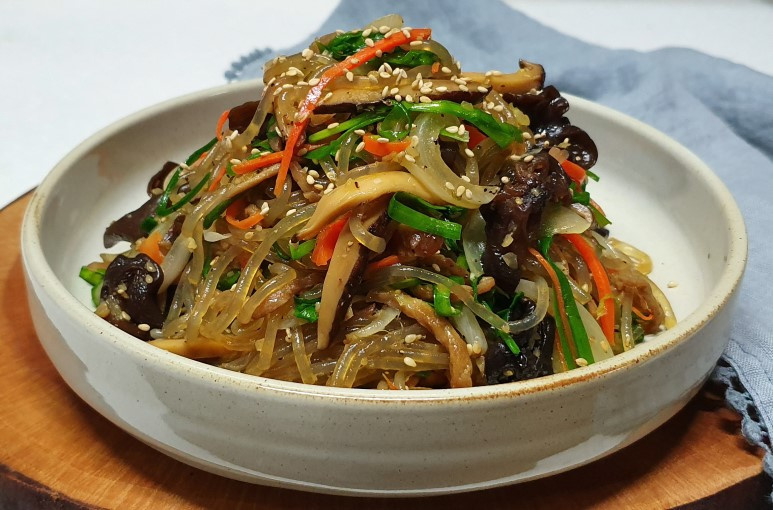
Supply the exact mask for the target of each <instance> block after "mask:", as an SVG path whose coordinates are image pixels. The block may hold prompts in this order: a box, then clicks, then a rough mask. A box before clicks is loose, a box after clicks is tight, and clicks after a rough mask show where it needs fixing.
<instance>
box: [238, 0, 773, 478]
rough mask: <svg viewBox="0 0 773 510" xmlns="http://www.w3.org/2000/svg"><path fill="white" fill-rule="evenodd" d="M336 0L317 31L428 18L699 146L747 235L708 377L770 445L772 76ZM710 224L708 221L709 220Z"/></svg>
mask: <svg viewBox="0 0 773 510" xmlns="http://www.w3.org/2000/svg"><path fill="white" fill-rule="evenodd" d="M481 4H483V2H478V3H476V5H475V9H474V14H473V13H471V12H470V8H471V6H470V3H469V2H464V1H461V0H443V1H434V2H421V1H416V0H393V1H392V2H389V3H388V4H387V5H384V4H383V3H375V2H362V1H358V0H343V1H342V2H341V4H340V5H339V6H338V8H336V10H335V11H334V12H333V14H332V15H331V16H330V18H329V19H328V20H327V21H326V22H325V23H324V24H323V25H322V27H321V28H320V29H319V30H318V31H317V32H316V34H324V33H328V32H332V31H334V30H335V29H337V28H343V29H346V30H348V29H351V28H354V27H359V26H364V25H365V24H367V23H369V22H370V21H373V20H374V19H376V18H378V17H381V16H383V15H385V14H389V13H391V12H396V13H400V14H402V15H403V17H404V18H405V20H406V24H407V25H409V26H414V27H419V26H429V27H431V28H432V30H433V37H434V38H435V39H437V40H438V41H441V42H443V44H445V45H446V46H447V47H448V49H449V50H450V51H451V54H452V55H454V56H455V57H456V58H458V59H459V60H460V61H461V62H462V63H463V64H464V65H465V67H466V68H467V69H476V70H480V69H498V68H502V67H504V65H503V63H508V62H509V63H511V65H510V66H509V67H510V68H515V66H516V64H515V61H516V59H517V58H525V59H527V60H531V61H534V62H539V63H541V64H543V65H544V66H545V69H546V71H547V81H548V83H551V84H554V85H556V86H557V87H558V88H559V89H560V90H561V91H564V92H569V93H572V94H576V95H579V96H582V97H586V98H588V99H591V100H593V101H597V102H599V103H601V104H604V105H607V106H611V107H612V108H615V109H617V110H620V111H622V112H625V113H627V114H628V115H631V116H633V117H636V118H638V119H640V120H642V121H644V122H646V123H648V124H651V125H653V126H655V127H656V128H658V129H660V130H662V131H664V132H665V133H667V134H668V135H670V136H672V137H673V138H675V139H676V140H678V141H679V142H681V143H682V144H684V145H685V146H687V147H688V148H690V149H691V150H692V151H694V152H695V153H697V154H698V155H699V156H700V157H701V158H702V159H703V160H704V161H705V162H706V163H708V165H709V166H710V167H711V168H712V169H713V170H714V171H715V172H716V173H717V174H718V175H719V177H720V178H721V179H722V180H723V181H724V183H725V184H726V185H727V187H728V188H729V189H730V191H731V192H732V193H733V195H734V197H735V199H736V201H737V202H738V204H739V206H740V208H741V211H742V212H743V215H744V218H745V220H746V225H747V229H748V233H749V262H748V266H747V270H746V276H745V279H744V282H743V284H742V287H741V295H740V299H739V306H738V311H737V315H736V317H735V322H734V324H733V329H732V333H731V338H730V343H729V345H728V347H727V350H726V351H725V353H724V356H723V357H722V359H721V360H720V363H719V365H718V367H717V370H716V371H715V373H714V377H715V378H716V379H718V380H719V381H721V382H723V383H724V384H725V385H726V387H727V393H726V397H727V401H728V403H729V404H730V405H732V406H733V407H734V408H736V409H737V410H738V411H739V412H740V413H741V414H742V415H743V417H744V419H743V425H742V426H743V432H744V435H745V436H746V438H747V439H748V440H749V441H750V442H751V443H753V444H757V445H760V446H762V447H764V448H765V449H766V451H767V452H768V453H767V455H766V456H765V461H764V464H765V470H766V471H767V472H768V474H771V475H773V455H771V444H770V438H769V436H768V431H771V430H773V309H772V307H771V303H773V290H771V289H773V281H772V280H773V263H772V262H771V258H770V255H771V253H773V241H771V237H772V236H773V228H771V226H770V222H771V221H773V160H772V159H773V77H770V76H766V75H763V74H760V73H757V72H755V71H753V70H751V69H748V68H747V67H744V66H741V65H736V64H733V63H731V62H728V61H725V60H721V59H717V58H713V57H709V56H707V55H704V54H702V53H699V52H696V51H692V50H687V49H680V48H668V49H663V50H658V51H652V52H647V53H641V52H636V51H629V50H609V49H605V48H600V47H598V46H594V45H591V44H586V43H584V42H581V41H578V40H577V39H574V38H572V37H569V36H567V35H564V34H562V33H560V32H556V31H555V30H553V29H551V28H548V27H545V26H543V25H541V24H540V23H538V22H536V21H534V20H533V19H531V18H529V17H527V16H526V15H524V14H522V13H520V12H518V11H515V10H513V9H511V8H510V7H508V6H506V5H504V4H502V3H500V2H499V1H487V2H486V5H485V8H480V7H481ZM310 41H311V39H309V40H306V41H303V42H302V44H298V45H297V46H295V47H293V48H289V49H284V50H281V51H279V52H275V51H274V50H270V49H266V50H256V51H255V52H253V53H252V54H251V55H248V56H246V57H244V58H242V59H241V60H240V61H238V62H236V63H234V64H233V65H232V68H231V69H230V70H229V71H228V72H226V78H228V79H229V80H241V79H248V78H255V77H258V76H261V75H262V72H263V63H264V62H265V61H266V60H268V59H270V58H273V57H274V56H276V55H277V54H288V53H294V52H297V51H300V49H302V48H304V47H306V46H307V45H308V43H309V42H310ZM707 227H710V226H707Z"/></svg>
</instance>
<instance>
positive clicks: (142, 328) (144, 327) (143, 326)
mask: <svg viewBox="0 0 773 510" xmlns="http://www.w3.org/2000/svg"><path fill="white" fill-rule="evenodd" d="M137 329H139V330H140V331H150V326H149V325H148V324H145V323H144V322H143V323H142V324H137Z"/></svg>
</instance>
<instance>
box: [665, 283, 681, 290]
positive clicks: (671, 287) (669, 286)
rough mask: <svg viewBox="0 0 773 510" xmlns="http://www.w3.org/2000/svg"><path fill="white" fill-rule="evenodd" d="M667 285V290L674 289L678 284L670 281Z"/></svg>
mask: <svg viewBox="0 0 773 510" xmlns="http://www.w3.org/2000/svg"><path fill="white" fill-rule="evenodd" d="M667 285H668V288H669V289H674V288H676V287H678V286H679V284H678V283H677V282H675V281H670V282H668V284H667Z"/></svg>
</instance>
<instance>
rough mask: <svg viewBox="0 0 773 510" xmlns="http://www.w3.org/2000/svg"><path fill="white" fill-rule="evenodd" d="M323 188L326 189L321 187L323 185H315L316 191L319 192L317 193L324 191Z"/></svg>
mask: <svg viewBox="0 0 773 510" xmlns="http://www.w3.org/2000/svg"><path fill="white" fill-rule="evenodd" d="M323 188H324V186H323V185H321V184H315V185H314V189H315V190H317V191H322V189H323Z"/></svg>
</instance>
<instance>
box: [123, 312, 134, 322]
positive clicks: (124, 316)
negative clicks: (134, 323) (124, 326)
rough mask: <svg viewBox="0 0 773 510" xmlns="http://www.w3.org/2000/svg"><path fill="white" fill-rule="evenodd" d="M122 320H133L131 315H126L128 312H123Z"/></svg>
mask: <svg viewBox="0 0 773 510" xmlns="http://www.w3.org/2000/svg"><path fill="white" fill-rule="evenodd" d="M121 318H122V319H123V320H125V321H130V320H132V318H131V315H129V314H128V313H126V312H121Z"/></svg>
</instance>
